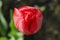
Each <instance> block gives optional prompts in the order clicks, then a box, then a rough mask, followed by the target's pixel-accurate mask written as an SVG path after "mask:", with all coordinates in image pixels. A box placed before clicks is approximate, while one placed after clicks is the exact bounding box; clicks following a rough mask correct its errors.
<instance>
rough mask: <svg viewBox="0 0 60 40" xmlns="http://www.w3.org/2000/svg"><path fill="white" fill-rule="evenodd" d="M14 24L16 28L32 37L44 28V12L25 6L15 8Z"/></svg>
mask: <svg viewBox="0 0 60 40" xmlns="http://www.w3.org/2000/svg"><path fill="white" fill-rule="evenodd" d="M13 18H14V24H15V26H16V28H17V29H18V30H19V31H20V32H23V33H24V34H25V35H32V34H35V33H36V32H38V30H39V29H41V26H42V19H43V16H42V12H41V10H39V9H36V8H35V7H30V6H23V7H21V8H14V16H13Z"/></svg>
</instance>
